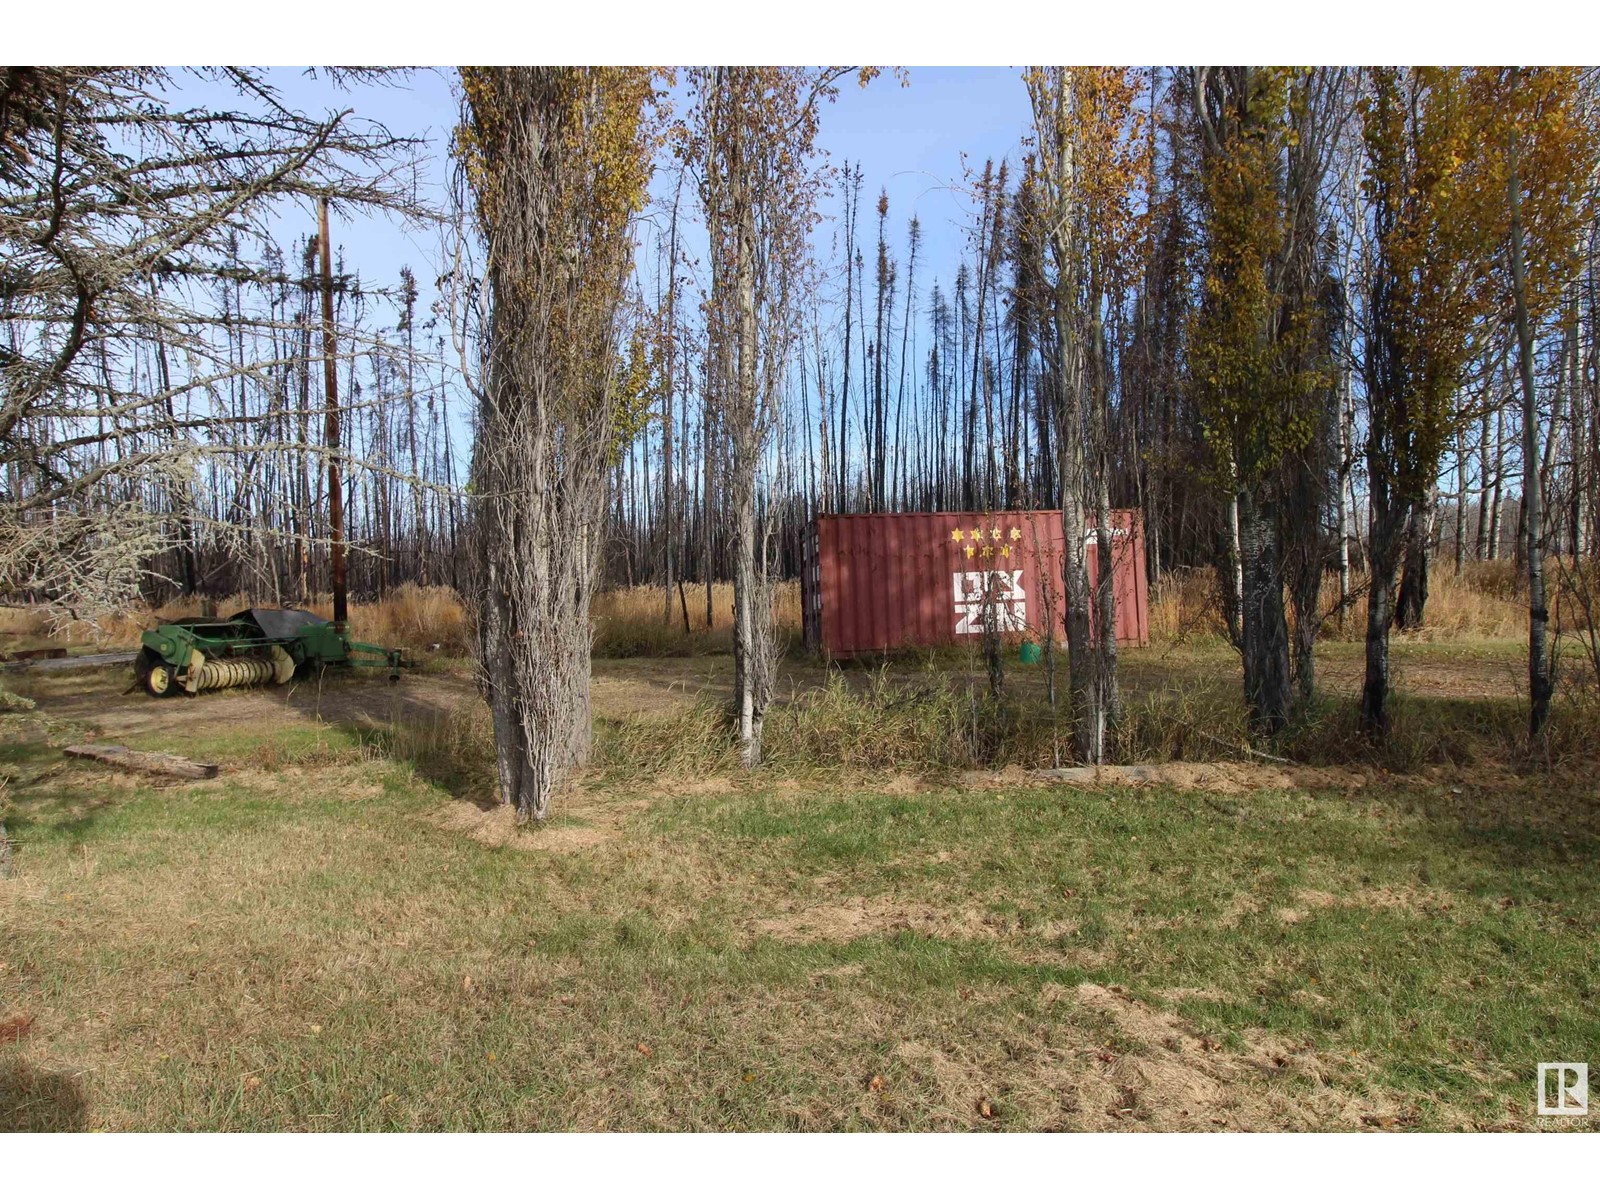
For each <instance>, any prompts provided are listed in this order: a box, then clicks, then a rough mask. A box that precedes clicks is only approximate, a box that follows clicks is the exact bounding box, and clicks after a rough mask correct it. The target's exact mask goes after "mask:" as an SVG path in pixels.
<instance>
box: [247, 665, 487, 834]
mask: <svg viewBox="0 0 1600 1200" xmlns="http://www.w3.org/2000/svg"><path fill="white" fill-rule="evenodd" d="M275 696H276V698H277V699H278V700H279V701H280V703H282V704H283V705H284V706H285V707H286V708H289V709H292V710H294V711H295V712H297V713H299V714H301V715H302V716H304V717H308V718H310V719H312V720H314V721H320V722H322V723H323V724H326V725H331V726H333V727H334V728H336V729H338V730H340V731H342V732H343V733H346V734H348V735H349V736H350V737H352V738H354V739H355V740H356V741H357V742H358V743H359V744H360V745H362V746H363V747H366V748H367V749H369V750H370V751H371V752H372V753H373V754H374V755H375V756H381V757H383V758H386V759H388V760H389V761H391V762H395V763H399V764H401V765H404V766H406V767H409V768H410V769H411V770H413V771H415V772H416V773H417V775H418V776H419V777H421V778H422V779H424V780H426V781H427V782H429V783H431V784H434V785H435V786H437V787H439V788H441V789H443V790H444V791H446V792H448V793H449V794H450V795H452V796H454V797H456V798H457V799H463V800H471V801H473V802H474V803H477V804H478V806H479V807H480V808H483V809H485V810H487V809H488V808H492V807H494V795H495V791H494V756H493V745H492V743H490V742H486V741H484V740H483V739H482V737H481V731H480V730H479V728H478V723H477V722H475V721H474V720H473V716H474V710H475V708H476V707H478V701H477V696H476V693H475V692H474V691H473V690H472V688H471V687H470V686H462V685H460V684H458V683H455V682H454V681H448V680H442V679H438V678H432V677H427V676H418V677H407V676H402V677H401V679H400V680H399V681H398V682H395V683H390V682H389V681H387V680H386V679H384V678H383V677H382V676H381V675H377V674H367V675H361V676H343V677H334V678H332V679H329V680H326V681H323V682H322V683H321V684H320V685H319V683H318V682H317V681H301V682H299V683H297V685H296V686H295V687H293V688H285V689H281V690H280V691H279V692H277V693H275Z"/></svg>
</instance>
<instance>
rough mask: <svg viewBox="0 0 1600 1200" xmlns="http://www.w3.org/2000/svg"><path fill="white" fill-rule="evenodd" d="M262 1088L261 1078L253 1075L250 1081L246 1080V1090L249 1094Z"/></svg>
mask: <svg viewBox="0 0 1600 1200" xmlns="http://www.w3.org/2000/svg"><path fill="white" fill-rule="evenodd" d="M260 1086H261V1079H260V1077H259V1076H256V1075H252V1076H250V1078H249V1079H246V1080H245V1081H244V1090H245V1091H247V1092H253V1091H255V1090H256V1089H257V1088H258V1087H260Z"/></svg>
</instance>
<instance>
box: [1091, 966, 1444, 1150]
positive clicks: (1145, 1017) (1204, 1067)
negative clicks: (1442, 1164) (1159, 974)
mask: <svg viewBox="0 0 1600 1200" xmlns="http://www.w3.org/2000/svg"><path fill="white" fill-rule="evenodd" d="M1063 991H1064V989H1063ZM1070 998H1071V999H1072V1000H1074V1001H1076V1003H1078V1004H1080V1005H1082V1006H1084V1007H1087V1008H1089V1009H1090V1010H1092V1011H1094V1012H1095V1013H1097V1014H1100V1015H1101V1016H1103V1017H1106V1018H1109V1020H1110V1021H1111V1022H1112V1023H1113V1024H1114V1026H1115V1028H1116V1029H1117V1030H1118V1032H1119V1033H1120V1034H1121V1036H1122V1037H1123V1038H1125V1039H1128V1040H1130V1041H1132V1042H1134V1043H1136V1044H1137V1045H1138V1047H1139V1048H1138V1049H1137V1050H1130V1051H1126V1052H1122V1053H1117V1052H1113V1051H1107V1050H1104V1049H1098V1048H1090V1049H1088V1050H1086V1051H1085V1053H1084V1055H1083V1059H1084V1062H1083V1068H1084V1069H1081V1070H1080V1071H1079V1072H1078V1073H1077V1077H1076V1079H1075V1081H1074V1084H1073V1086H1075V1088H1076V1090H1077V1097H1078V1111H1079V1118H1080V1120H1081V1121H1082V1123H1083V1125H1084V1126H1085V1127H1086V1128H1089V1129H1118V1128H1123V1127H1126V1126H1127V1125H1129V1124H1130V1123H1132V1124H1137V1125H1142V1126H1144V1127H1147V1128H1154V1129H1168V1130H1191V1131H1192V1130H1204V1129H1223V1128H1226V1129H1303V1130H1310V1129H1328V1128H1330V1127H1333V1128H1337V1127H1343V1128H1363V1127H1379V1128H1392V1127H1404V1126H1405V1125H1407V1124H1409V1123H1412V1121H1414V1119H1415V1118H1414V1114H1409V1113H1408V1112H1406V1111H1405V1110H1404V1109H1403V1108H1402V1107H1401V1106H1400V1105H1399V1104H1398V1103H1396V1102H1394V1101H1392V1100H1389V1099H1386V1098H1384V1097H1381V1096H1377V1095H1374V1094H1373V1093H1372V1092H1371V1090H1370V1089H1367V1088H1365V1087H1361V1088H1360V1090H1359V1091H1357V1090H1355V1089H1354V1088H1353V1087H1352V1086H1351V1085H1352V1084H1354V1083H1356V1082H1357V1081H1355V1080H1353V1079H1349V1076H1350V1074H1351V1068H1350V1067H1349V1066H1348V1065H1347V1064H1344V1063H1342V1062H1339V1061H1338V1060H1337V1059H1336V1058H1335V1057H1334V1056H1332V1055H1329V1054H1326V1053H1324V1052H1320V1051H1317V1050H1316V1049H1314V1048H1313V1047H1312V1046H1310V1045H1309V1044H1296V1043H1291V1042H1288V1041H1285V1040H1284V1039H1282V1038H1279V1037H1276V1036H1274V1035H1272V1034H1269V1033H1267V1032H1266V1031H1264V1030H1254V1031H1247V1032H1246V1035H1245V1048H1244V1050H1242V1051H1234V1050H1229V1049H1227V1048H1225V1047H1223V1046H1222V1045H1221V1044H1219V1043H1218V1042H1215V1041H1213V1040H1211V1039H1210V1038H1208V1037H1205V1036H1204V1035H1202V1034H1200V1033H1199V1032H1198V1031H1197V1030H1196V1029H1195V1028H1194V1027H1193V1026H1191V1025H1190V1024H1189V1023H1188V1022H1186V1021H1184V1020H1183V1019H1182V1018H1180V1017H1178V1016H1176V1015H1174V1014H1171V1013H1166V1012H1162V1011H1160V1010H1158V1009H1155V1008H1152V1007H1151V1006H1149V1005H1147V1004H1145V1003H1143V1002H1142V1001H1139V1000H1136V999H1134V998H1132V997H1131V996H1128V995H1127V994H1126V993H1124V992H1123V991H1122V990H1121V989H1120V988H1118V987H1115V986H1112V987H1109V988H1107V987H1102V986H1100V985H1099V984H1094V983H1083V984H1079V985H1078V987H1077V988H1076V989H1073V991H1072V992H1071V993H1070Z"/></svg>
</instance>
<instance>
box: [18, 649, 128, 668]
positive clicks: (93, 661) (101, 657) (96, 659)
mask: <svg viewBox="0 0 1600 1200" xmlns="http://www.w3.org/2000/svg"><path fill="white" fill-rule="evenodd" d="M138 657H139V656H138V655H137V654H136V653H134V652H133V651H132V650H127V651H119V652H117V653H112V654H69V655H67V657H65V658H29V659H24V660H23V661H21V662H0V671H72V670H76V669H78V668H80V667H114V666H119V665H121V664H122V663H131V662H132V661H133V660H134V659H136V658H138Z"/></svg>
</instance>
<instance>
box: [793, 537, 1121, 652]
mask: <svg viewBox="0 0 1600 1200" xmlns="http://www.w3.org/2000/svg"><path fill="white" fill-rule="evenodd" d="M1111 518H1112V519H1111V525H1112V550H1111V557H1112V562H1113V567H1114V572H1115V573H1114V579H1115V587H1116V598H1117V642H1118V644H1131V645H1136V646H1143V645H1145V644H1146V642H1148V640H1149V636H1150V633H1149V630H1150V624H1149V590H1148V586H1147V584H1146V581H1145V567H1144V528H1143V524H1142V522H1141V521H1140V518H1139V514H1138V512H1136V511H1134V510H1132V509H1118V510H1117V511H1115V512H1113V513H1112V514H1111ZM1085 542H1086V548H1087V551H1088V559H1089V580H1090V583H1091V584H1094V583H1096V582H1097V581H1098V579H1099V574H1100V571H1099V553H1098V550H1099V547H1098V542H1097V539H1096V537H1095V532H1094V529H1093V527H1092V526H1091V527H1090V528H1089V529H1087V530H1086V531H1085ZM1063 547H1064V542H1063V538H1062V529H1061V513H1060V512H1059V511H1058V510H1043V511H1032V512H991V513H863V514H860V515H851V516H819V517H818V518H817V519H816V520H815V521H813V522H812V523H811V526H810V528H809V529H807V531H806V540H805V561H804V568H803V570H802V572H801V605H802V608H803V611H804V617H805V634H806V645H807V646H809V647H810V648H812V649H813V650H818V651H821V652H823V653H826V654H829V655H847V654H858V653H863V652H869V651H875V650H892V649H894V648H896V647H899V646H941V645H952V644H960V643H962V642H965V641H966V640H967V639H968V638H981V637H982V635H983V632H984V617H985V608H986V605H987V607H988V608H989V611H991V612H993V613H994V614H995V617H996V620H997V622H998V623H999V624H1000V626H1001V632H1002V633H1004V634H1006V635H1009V636H1011V637H1014V638H1031V639H1032V640H1034V641H1042V640H1043V639H1044V638H1046V637H1051V636H1054V637H1056V638H1057V639H1058V640H1064V637H1065V632H1064V631H1065V620H1064V617H1065V608H1066V602H1065V585H1064V575H1063V563H1064V554H1063ZM986 589H988V596H987V600H986V598H985V590H986Z"/></svg>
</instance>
